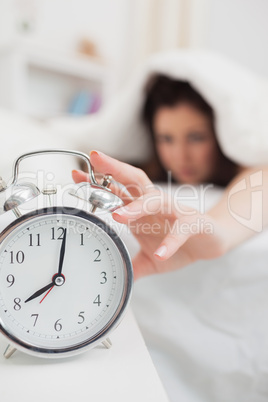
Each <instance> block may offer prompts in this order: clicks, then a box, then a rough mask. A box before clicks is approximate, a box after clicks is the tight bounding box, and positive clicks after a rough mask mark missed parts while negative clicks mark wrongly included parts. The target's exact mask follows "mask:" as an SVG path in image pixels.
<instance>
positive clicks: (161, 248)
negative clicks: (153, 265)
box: [154, 246, 167, 257]
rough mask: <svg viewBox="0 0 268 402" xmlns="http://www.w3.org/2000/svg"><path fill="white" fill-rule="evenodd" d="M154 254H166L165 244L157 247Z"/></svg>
mask: <svg viewBox="0 0 268 402" xmlns="http://www.w3.org/2000/svg"><path fill="white" fill-rule="evenodd" d="M154 254H155V255H157V256H158V257H164V256H165V255H166V254H167V246H161V247H159V248H158V249H157V250H156V251H155V253H154Z"/></svg>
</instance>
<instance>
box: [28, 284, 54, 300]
mask: <svg viewBox="0 0 268 402" xmlns="http://www.w3.org/2000/svg"><path fill="white" fill-rule="evenodd" d="M54 285H55V283H54V281H53V282H51V283H50V284H49V285H47V286H44V287H43V288H42V289H39V290H37V291H36V292H35V293H34V294H33V295H32V296H30V297H29V298H28V299H27V300H25V302H24V303H27V302H28V301H30V300H33V299H35V298H36V297H38V296H40V295H41V294H43V293H44V292H46V291H47V290H48V289H50V288H52V287H53V286H54Z"/></svg>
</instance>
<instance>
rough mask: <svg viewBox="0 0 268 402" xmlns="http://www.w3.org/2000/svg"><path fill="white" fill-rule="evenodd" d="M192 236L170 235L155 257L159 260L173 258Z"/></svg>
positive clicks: (155, 253)
mask: <svg viewBox="0 0 268 402" xmlns="http://www.w3.org/2000/svg"><path fill="white" fill-rule="evenodd" d="M191 236H192V234H191V233H187V234H184V233H175V234H174V233H168V234H167V235H166V237H165V238H164V240H163V241H162V242H161V244H160V246H159V247H158V248H157V250H156V251H155V252H154V256H155V257H156V258H157V259H158V260H162V261H164V260H167V259H168V258H170V257H172V256H173V255H174V254H175V253H176V252H177V251H178V250H179V248H181V247H182V246H183V244H184V243H185V242H186V241H187V240H188V239H189V238H190V237H191Z"/></svg>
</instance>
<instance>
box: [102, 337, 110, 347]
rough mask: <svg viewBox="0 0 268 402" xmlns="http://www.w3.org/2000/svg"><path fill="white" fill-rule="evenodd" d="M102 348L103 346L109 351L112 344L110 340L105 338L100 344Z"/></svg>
mask: <svg viewBox="0 0 268 402" xmlns="http://www.w3.org/2000/svg"><path fill="white" fill-rule="evenodd" d="M102 344H103V346H105V347H106V348H107V349H110V348H111V347H112V342H111V339H110V338H106V339H105V341H103V342H102Z"/></svg>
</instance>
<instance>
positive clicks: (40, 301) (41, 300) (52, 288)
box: [39, 285, 55, 304]
mask: <svg viewBox="0 0 268 402" xmlns="http://www.w3.org/2000/svg"><path fill="white" fill-rule="evenodd" d="M54 286H55V285H54ZM54 286H52V288H50V289H49V291H48V292H47V293H46V294H45V296H44V297H43V299H42V300H41V301H40V302H39V304H40V303H42V301H43V300H44V299H45V298H46V297H47V295H48V294H49V292H51V290H52V289H53V288H54Z"/></svg>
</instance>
